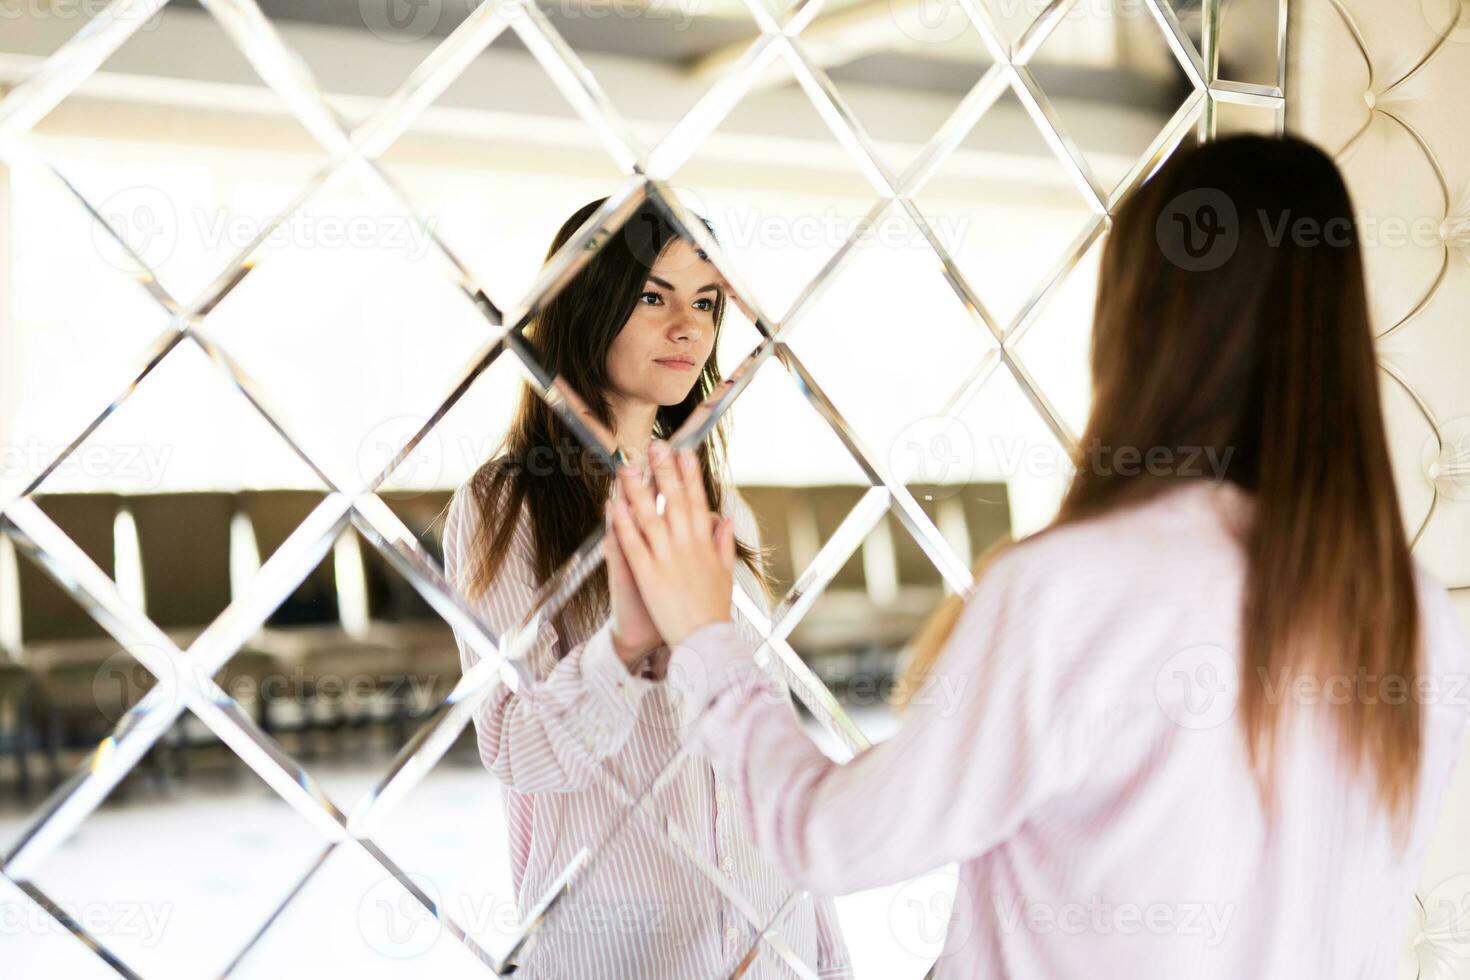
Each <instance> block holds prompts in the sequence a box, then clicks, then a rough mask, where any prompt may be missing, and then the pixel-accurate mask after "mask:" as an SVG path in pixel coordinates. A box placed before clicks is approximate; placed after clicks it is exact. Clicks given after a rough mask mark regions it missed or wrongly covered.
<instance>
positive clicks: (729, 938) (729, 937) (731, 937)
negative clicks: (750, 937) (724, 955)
mask: <svg viewBox="0 0 1470 980" xmlns="http://www.w3.org/2000/svg"><path fill="white" fill-rule="evenodd" d="M738 938H740V932H739V930H737V929H736V928H735V927H734V926H731V927H730V928H728V929H726V930H725V942H727V943H733V942H734V941H735V940H736V939H738Z"/></svg>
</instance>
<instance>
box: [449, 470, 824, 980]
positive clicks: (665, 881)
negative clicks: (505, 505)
mask: <svg viewBox="0 0 1470 980" xmlns="http://www.w3.org/2000/svg"><path fill="white" fill-rule="evenodd" d="M725 499H726V507H725V512H726V513H727V514H730V513H733V514H734V516H735V519H736V534H737V536H738V537H739V538H740V540H742V541H744V542H746V543H749V544H751V545H756V544H758V541H759V530H758V526H757V524H756V522H755V519H754V515H753V514H752V512H751V511H750V508H749V506H748V505H746V504H745V502H744V500H743V499H741V498H740V497H739V495H738V494H737V493H735V492H734V491H733V490H731V491H729V492H727V493H726V494H725ZM478 520H479V512H478V508H477V507H476V506H475V505H474V499H473V493H472V491H471V489H470V487H469V485H468V484H466V485H464V486H461V487H460V488H459V490H457V491H456V492H455V494H454V496H453V498H452V499H451V501H450V505H449V509H448V513H447V515H446V517H445V529H444V570H445V575H446V577H447V578H448V579H449V580H450V581H451V582H453V583H454V584H455V585H456V586H457V587H459V588H460V589H461V591H464V584H465V583H464V582H463V581H461V578H462V576H463V575H464V568H465V562H464V561H463V557H464V556H465V555H466V554H467V553H468V548H469V543H470V541H471V538H472V535H473V532H474V529H475V526H476V523H477V522H478ZM531 549H532V531H531V525H530V520H529V513H528V512H527V511H526V510H525V509H524V508H522V511H521V514H520V521H519V523H518V525H517V528H516V531H515V536H514V539H513V543H512V546H511V548H510V550H509V552H508V554H507V558H506V562H505V564H504V565H503V566H502V568H501V570H500V572H499V574H498V575H497V578H496V581H495V583H494V584H493V585H492V587H491V588H490V589H489V590H488V591H487V592H486V593H485V595H483V596H481V597H479V598H478V599H477V600H476V601H474V602H472V603H471V605H472V606H473V608H474V609H475V610H476V611H477V612H478V613H479V614H480V615H481V616H483V617H484V619H485V621H486V622H487V623H488V624H489V625H490V626H491V627H492V628H494V629H495V630H496V631H497V633H503V632H504V631H506V630H507V629H510V628H512V627H513V626H515V625H517V624H518V623H519V621H520V619H521V618H522V616H524V615H525V613H526V612H527V611H528V610H529V609H530V607H531V603H532V601H533V597H534V594H535V591H536V589H535V583H534V572H533V566H532V564H531V555H532V553H533V552H532V550H531ZM738 574H739V575H740V576H741V577H742V578H745V580H746V583H747V584H748V585H751V586H752V588H751V594H752V595H755V596H759V595H760V590H759V588H758V587H757V586H754V582H753V580H751V579H750V578H749V571H748V570H747V569H745V568H744V566H743V565H741V566H739V567H738ZM732 615H734V613H733V609H732ZM610 631H611V620H608V621H607V622H605V623H604V624H603V625H602V627H601V628H599V629H598V630H597V631H595V632H594V633H593V634H592V635H591V636H590V637H585V636H570V637H567V638H566V644H565V645H566V646H567V647H568V648H569V650H568V652H567V654H566V656H565V657H563V658H561V659H560V660H558V659H557V658H556V653H555V651H556V649H557V645H558V640H559V638H558V636H557V630H556V628H555V627H554V626H553V625H551V624H549V623H548V624H546V625H544V626H543V627H542V630H541V634H540V636H539V637H538V639H537V642H536V645H535V647H534V648H533V650H532V651H531V653H530V654H529V655H528V662H529V663H530V665H531V666H532V669H533V671H534V672H535V674H536V676H538V677H540V678H542V682H541V683H540V684H539V685H537V686H536V688H535V689H534V690H531V691H522V692H521V693H520V694H512V693H511V692H510V691H509V689H507V688H505V687H503V686H497V687H496V689H495V690H493V691H492V692H491V693H490V694H489V695H487V697H486V700H485V701H484V702H483V703H482V704H481V706H480V707H479V709H478V710H477V712H476V714H475V715H474V725H475V730H476V737H477V740H478V743H479V749H480V757H481V759H482V760H483V761H484V763H485V765H486V767H487V768H488V769H489V770H490V772H491V773H493V774H494V775H495V776H496V778H498V779H499V780H500V781H501V783H502V784H504V786H505V790H506V792H505V800H506V806H507V811H508V813H507V817H508V821H507V822H508V825H509V828H510V841H509V844H510V859H511V867H512V875H513V880H514V885H515V889H516V896H517V905H518V908H519V910H520V913H521V916H522V918H523V920H524V917H525V916H526V915H527V914H528V913H529V911H530V910H531V909H532V908H533V907H534V906H535V905H536V904H537V903H538V902H539V901H540V900H541V899H542V898H543V897H544V895H545V893H546V891H547V889H548V888H549V887H551V885H552V884H553V883H554V882H555V880H556V879H557V877H558V876H559V875H560V874H561V873H562V871H563V870H564V869H565V868H567V866H568V865H569V864H570V863H571V862H572V861H573V860H574V859H575V858H576V856H577V854H578V851H579V850H580V849H582V848H584V847H585V848H587V849H588V850H589V851H591V852H592V861H593V863H592V865H591V866H590V868H589V869H588V870H587V871H586V872H585V873H584V874H582V875H581V876H580V877H579V878H578V879H577V881H576V882H575V884H573V885H572V887H571V889H570V890H569V892H568V894H567V895H566V896H565V897H564V898H563V899H562V900H561V901H560V902H559V903H558V905H557V907H556V909H555V911H554V912H553V913H552V914H551V915H550V916H549V918H548V919H547V921H546V922H545V923H544V924H543V926H542V927H541V929H540V930H538V937H539V938H538V939H537V942H536V946H535V948H534V951H533V952H532V953H531V954H530V956H529V957H528V958H527V959H526V961H525V962H524V963H523V965H522V968H521V971H520V972H519V973H518V975H519V976H525V977H528V978H532V980H551V978H562V977H565V978H568V980H572V978H575V980H594V978H603V977H606V978H618V980H622V978H629V977H637V978H648V980H655V978H670V980H688V978H706V977H708V978H713V977H727V976H729V975H730V974H731V972H732V971H733V970H734V969H735V968H736V967H737V966H738V965H739V963H740V961H741V959H742V957H744V956H745V955H746V953H747V952H748V951H749V950H750V948H751V946H752V945H753V944H754V943H755V941H756V928H755V927H754V926H752V924H751V923H750V922H749V921H748V919H747V918H746V917H745V916H744V915H742V914H741V913H740V911H739V910H738V909H737V907H736V906H735V905H734V904H733V903H732V902H731V901H730V900H729V899H727V898H726V897H725V896H723V895H722V894H721V893H720V892H719V891H718V890H717V889H716V888H715V887H714V885H713V884H711V883H710V882H709V880H708V879H707V878H705V877H704V876H703V875H701V874H700V873H699V872H698V871H696V870H694V868H693V867H692V866H691V864H690V862H689V861H688V860H687V859H686V858H685V856H684V855H683V854H682V853H680V852H679V850H678V847H679V844H678V843H677V842H676V841H675V836H676V835H678V834H680V833H682V834H683V839H684V841H685V843H686V844H687V846H688V847H689V848H690V849H691V850H692V851H693V852H694V853H695V854H697V855H698V856H699V857H700V858H702V859H703V860H704V861H705V862H707V864H708V866H710V867H711V868H713V869H715V871H716V873H717V874H719V875H722V876H723V879H724V881H726V882H727V883H728V885H729V886H731V887H733V888H734V889H735V890H736V891H737V892H738V893H739V894H740V895H741V896H743V897H744V899H745V900H747V901H748V902H749V904H750V906H751V907H753V909H754V910H755V912H756V913H757V914H758V915H759V916H760V917H761V919H762V922H761V923H760V924H761V925H765V924H766V921H765V920H768V919H769V918H770V916H772V915H773V914H774V913H775V911H776V910H777V908H778V907H779V906H780V905H781V903H782V902H783V901H784V900H785V898H786V897H787V895H788V894H789V893H790V892H791V891H792V890H793V889H794V887H795V886H793V885H792V884H791V883H789V882H787V881H785V880H784V879H783V878H782V877H781V876H780V875H779V874H778V873H777V872H776V871H775V870H774V869H773V868H772V867H771V866H770V865H769V864H768V863H767V862H765V861H764V860H763V859H762V858H761V857H760V855H759V854H758V853H757V851H756V850H755V848H754V845H753V843H752V842H751V837H750V835H749V833H748V832H747V828H746V827H745V826H744V825H743V824H742V822H741V820H740V818H739V817H738V815H737V813H736V811H735V808H734V801H733V798H732V796H731V794H729V792H728V790H727V788H726V785H725V783H724V781H723V780H721V779H719V778H718V777H717V776H716V775H715V772H714V769H713V768H712V767H711V765H710V764H709V762H707V761H706V760H704V759H702V758H700V757H699V756H698V755H686V757H685V759H684V761H683V762H681V763H680V764H679V768H678V770H677V772H676V773H675V774H674V775H673V777H672V778H671V779H669V780H668V781H667V782H665V783H664V784H663V785H662V786H661V787H660V788H659V790H658V791H657V793H656V794H655V795H654V796H653V798H652V810H653V811H654V812H655V813H656V814H657V815H658V816H659V817H660V818H667V820H668V821H669V822H670V823H671V824H672V825H673V826H672V827H668V828H665V827H662V826H660V825H659V824H658V823H657V822H655V821H648V820H644V819H641V818H639V817H636V816H635V817H633V818H632V819H630V820H627V821H625V822H622V823H620V819H621V818H622V816H623V815H624V813H625V812H626V810H627V806H626V804H625V803H624V801H623V798H621V797H620V796H619V794H618V793H617V791H616V790H614V789H611V788H609V787H607V786H605V785H604V784H602V783H601V782H600V781H599V780H598V779H597V778H596V769H597V767H598V766H605V767H606V771H607V772H608V773H609V774H610V775H612V776H613V777H614V778H615V779H616V780H617V781H618V782H619V783H620V784H621V785H622V786H623V787H625V788H626V789H627V790H628V791H629V792H632V793H636V792H638V791H640V790H642V789H643V788H644V787H646V786H649V785H650V784H651V783H652V781H653V780H654V779H655V777H656V776H657V775H658V773H659V771H660V770H661V769H662V768H663V766H664V764H665V763H666V762H668V760H670V759H671V758H672V757H673V756H674V754H675V753H676V752H677V751H678V748H679V733H678V725H677V719H678V714H677V710H676V707H675V705H674V704H673V703H672V701H671V700H670V698H669V689H668V687H667V685H665V684H663V683H656V682H654V681H652V680H650V679H648V678H644V677H637V676H633V675H632V674H630V673H629V671H628V669H627V668H626V667H625V666H624V665H623V663H622V662H621V661H620V660H619V659H618V657H617V654H616V652H615V651H614V650H613V646H612V641H611V632H610ZM742 636H743V639H744V641H745V642H754V641H755V640H756V636H755V634H754V633H752V632H748V631H747V632H745V633H743V634H742ZM456 641H457V642H458V644H459V650H460V660H461V664H462V666H463V668H464V669H465V670H466V671H467V670H469V669H470V667H472V666H473V665H474V663H475V662H476V660H477V659H478V657H477V656H476V655H475V653H474V652H473V651H472V650H471V649H469V647H468V646H467V645H466V644H465V643H464V641H463V639H462V638H459V637H458V636H456ZM784 711H785V712H786V713H787V714H788V715H789V717H790V720H791V723H792V724H797V723H798V722H797V718H796V713H795V709H794V707H793V705H792V704H791V701H790V698H789V695H787V700H786V706H785V708H784ZM609 834H612V835H613V836H612V837H611V839H610V840H608V841H607V842H606V844H605V845H604V839H605V838H606V837H607V835H609ZM775 933H776V934H777V935H778V936H779V938H780V941H782V942H783V943H784V944H785V945H786V947H787V948H788V950H789V952H790V953H791V954H792V955H793V956H795V957H796V958H797V959H799V960H800V962H801V963H802V964H804V965H805V967H806V968H807V970H808V971H809V974H815V975H817V976H819V977H821V978H823V980H826V978H836V977H850V976H851V970H850V967H849V964H848V954H847V949H846V945H845V944H844V942H843V940H842V936H841V932H840V930H839V928H838V924H837V919H836V915H835V911H834V909H833V906H832V902H831V900H830V899H827V898H813V897H812V896H810V895H802V896H800V897H799V898H798V899H797V900H795V901H794V902H793V903H792V904H791V906H789V907H788V908H787V910H786V911H785V912H784V913H783V916H782V918H781V920H780V921H779V923H778V925H777V926H776V928H775ZM747 975H748V976H751V977H761V978H764V977H783V978H784V977H791V976H794V975H797V974H795V973H793V972H792V970H791V969H789V968H788V967H787V965H786V963H785V961H784V960H781V959H780V958H778V956H777V955H776V954H775V953H774V952H773V951H772V950H771V949H770V948H769V947H768V946H767V945H766V944H765V943H762V944H761V945H760V947H758V953H757V956H756V958H755V959H754V961H753V962H752V964H751V967H750V972H749V973H748V974H747Z"/></svg>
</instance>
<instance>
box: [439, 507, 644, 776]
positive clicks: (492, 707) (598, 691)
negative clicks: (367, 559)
mask: <svg viewBox="0 0 1470 980" xmlns="http://www.w3.org/2000/svg"><path fill="white" fill-rule="evenodd" d="M478 520H479V515H478V513H477V507H476V506H475V505H474V502H473V499H472V491H471V489H470V487H469V485H468V484H466V485H465V486H462V487H460V488H459V490H457V491H456V492H455V494H454V496H453V498H452V499H451V500H450V504H449V510H448V513H447V515H446V516H445V522H444V574H445V578H447V579H448V580H449V581H450V583H451V584H453V585H454V586H455V587H456V588H458V589H459V590H460V592H461V594H464V593H465V588H464V582H463V581H462V579H463V578H464V576H465V563H464V555H465V554H466V551H467V548H468V544H469V542H470V541H471V540H472V539H473V532H474V528H475V525H476V522H477V521H478ZM530 549H531V538H530V527H529V525H528V524H526V523H524V522H521V523H518V525H517V528H516V531H515V535H514V537H513V540H512V543H511V546H510V548H509V550H508V551H507V553H506V557H505V561H504V563H503V564H502V565H501V568H500V570H499V572H498V573H497V575H496V577H495V580H494V581H493V582H491V583H490V587H489V588H488V589H487V590H486V591H485V593H484V594H483V595H481V596H479V597H478V598H475V599H469V598H468V597H466V602H467V603H468V604H469V606H470V608H471V609H472V610H473V611H474V612H475V613H477V614H478V615H479V616H480V617H481V618H482V619H483V620H484V622H485V623H486V625H488V626H489V627H491V629H492V631H493V632H494V634H495V635H496V636H502V637H503V636H504V635H505V633H506V632H507V631H508V630H511V629H513V628H514V627H516V626H518V625H519V624H520V622H521V620H522V618H523V617H524V616H525V614H526V613H527V612H528V611H529V610H530V608H531V605H532V603H533V601H534V599H535V595H536V586H535V583H534V575H533V573H532V565H531V560H530V559H531V550H530ZM455 643H456V644H457V645H458V647H459V656H460V665H461V667H462V669H463V670H464V671H465V672H468V671H469V670H470V669H471V668H472V667H473V666H474V665H475V664H476V663H477V662H478V660H479V657H478V655H477V654H476V653H475V652H474V650H473V649H471V648H470V647H469V645H468V644H466V643H465V641H464V638H463V637H461V636H460V635H459V633H458V632H456V633H455ZM556 643H557V631H556V627H555V626H553V625H552V624H551V623H549V622H548V623H543V624H542V626H541V628H540V631H539V632H538V634H537V636H536V641H535V643H534V645H533V646H532V647H531V649H530V650H529V652H528V653H527V662H528V663H529V664H530V665H531V666H532V667H533V670H534V673H535V675H536V677H537V678H538V683H536V684H534V685H530V686H529V687H528V688H525V689H522V690H521V691H519V692H512V691H511V690H510V688H509V687H507V686H506V684H505V683H504V681H502V680H497V681H496V682H495V684H494V685H493V686H492V687H491V689H490V691H489V692H487V693H486V694H485V695H484V699H483V700H482V701H481V702H480V704H479V706H478V707H477V708H476V709H475V712H474V714H473V715H472V718H473V720H474V726H475V735H476V741H477V743H478V745H479V751H480V759H481V760H482V761H483V762H484V764H485V766H486V768H487V769H489V770H490V772H491V773H493V774H494V775H495V776H496V778H498V779H499V780H500V781H501V782H503V783H504V784H505V785H507V786H509V787H511V788H512V789H515V790H518V791H520V792H525V793H556V792H572V791H575V790H579V789H583V788H585V787H586V786H588V785H590V784H591V783H592V781H593V779H594V777H595V773H596V766H597V764H598V763H599V761H600V760H602V759H604V758H606V757H608V756H610V755H612V754H614V753H615V752H617V751H618V750H619V749H621V748H622V746H623V745H624V743H625V742H626V741H627V739H628V736H629V735H630V734H631V733H632V731H633V726H634V725H635V724H636V722H637V720H638V713H639V710H640V705H641V703H642V698H643V695H644V694H645V693H647V691H648V689H649V688H650V687H651V686H652V684H653V682H652V681H651V680H649V679H647V678H644V677H637V676H634V675H633V674H631V673H630V672H629V671H628V669H627V667H626V666H624V664H623V662H622V660H621V659H620V658H619V657H618V655H617V651H616V650H615V649H614V648H613V644H612V621H611V619H609V620H608V621H607V622H605V623H603V624H602V626H601V627H599V628H598V629H597V631H596V632H594V633H593V634H592V636H591V637H589V638H588V639H587V640H586V642H584V643H581V644H578V645H577V646H575V647H573V648H572V649H571V650H570V651H569V652H568V653H567V655H566V656H565V657H563V658H561V659H560V660H557V659H556V656H555V653H554V651H555V649H556Z"/></svg>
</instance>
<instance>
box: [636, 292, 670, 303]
mask: <svg viewBox="0 0 1470 980" xmlns="http://www.w3.org/2000/svg"><path fill="white" fill-rule="evenodd" d="M650 296H652V297H653V299H654V302H652V303H649V304H648V305H649V306H656V305H658V304H659V303H662V302H663V301H664V298H663V296H662V295H660V294H659V293H655V292H654V291H653V290H651V289H650V290H649V291H648V292H646V293H642V294H640V295H639V297H638V300H639V302H644V301H646V300H647V299H648V297H650Z"/></svg>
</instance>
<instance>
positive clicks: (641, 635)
mask: <svg viewBox="0 0 1470 980" xmlns="http://www.w3.org/2000/svg"><path fill="white" fill-rule="evenodd" d="M617 492H618V490H617V488H616V487H614V488H613V495H614V496H615V497H616V495H617ZM602 557H603V559H604V560H605V561H606V562H607V584H608V591H609V593H611V602H612V622H613V625H612V641H613V649H614V650H616V651H617V654H618V659H619V660H621V661H622V662H623V663H624V664H625V665H627V667H628V670H629V671H633V672H636V670H637V668H638V665H639V663H640V662H641V661H643V660H645V659H647V658H648V656H649V654H656V653H657V652H658V650H659V646H660V644H661V643H662V642H663V641H662V639H661V638H660V637H659V632H658V628H657V627H656V626H654V624H653V619H652V618H651V617H650V616H649V615H648V609H647V607H645V606H644V605H643V597H642V596H640V595H639V594H638V584H637V583H636V582H635V581H633V573H632V572H631V571H630V570H629V568H628V562H627V560H626V559H625V558H624V557H623V553H622V550H621V549H619V548H618V542H617V536H616V535H615V534H614V533H613V529H612V524H611V522H609V524H608V527H607V528H606V530H605V531H604V532H603V535H602ZM655 659H657V658H656V657H655ZM666 659H667V658H665V660H666ZM654 667H655V670H657V667H658V665H657V664H655V665H654Z"/></svg>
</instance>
